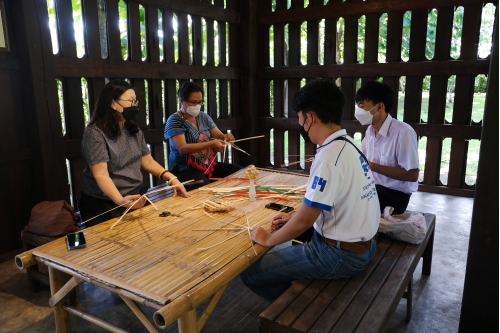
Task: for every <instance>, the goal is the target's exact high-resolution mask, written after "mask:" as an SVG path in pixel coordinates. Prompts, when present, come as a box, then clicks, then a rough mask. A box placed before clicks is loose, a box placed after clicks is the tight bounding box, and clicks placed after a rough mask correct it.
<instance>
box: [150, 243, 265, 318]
mask: <svg viewBox="0 0 500 333" xmlns="http://www.w3.org/2000/svg"><path fill="white" fill-rule="evenodd" d="M262 254H263V253H262ZM253 259H254V260H252V259H251V258H250V257H249V256H248V255H247V254H246V253H245V254H243V255H240V256H239V257H238V258H237V259H235V262H234V263H233V264H232V265H228V267H227V268H226V269H225V270H223V271H221V273H220V274H219V275H218V276H217V278H213V279H210V282H208V283H207V284H205V285H204V288H195V289H193V290H191V291H190V293H189V295H184V296H183V297H179V298H177V299H175V300H174V301H172V302H171V303H169V304H167V305H165V306H164V307H163V308H161V309H159V310H157V311H156V312H155V314H154V317H153V319H154V322H155V324H156V325H157V326H159V327H161V328H164V327H165V326H161V324H162V323H165V324H167V325H168V324H171V323H173V322H174V321H175V320H176V319H178V318H179V317H180V316H181V315H182V314H183V313H187V312H188V311H191V310H194V309H196V307H197V306H198V305H200V304H201V303H202V302H203V301H204V300H205V299H206V298H207V297H209V296H210V295H213V294H215V292H217V291H218V290H219V289H221V288H222V287H224V286H225V285H227V284H228V283H229V281H231V280H232V279H234V278H235V277H236V276H237V275H238V274H239V273H240V272H241V268H242V267H243V268H246V267H249V266H250V265H251V264H252V263H253V262H255V260H257V259H258V257H255V258H253Z"/></svg>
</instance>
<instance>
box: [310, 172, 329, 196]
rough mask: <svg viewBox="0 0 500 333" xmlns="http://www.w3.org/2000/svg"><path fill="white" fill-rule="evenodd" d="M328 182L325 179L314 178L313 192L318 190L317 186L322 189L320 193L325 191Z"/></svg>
mask: <svg viewBox="0 0 500 333" xmlns="http://www.w3.org/2000/svg"><path fill="white" fill-rule="evenodd" d="M326 182H327V180H326V179H323V178H319V177H318V176H314V180H313V183H312V185H311V188H312V189H313V190H315V189H316V186H318V185H319V186H320V189H319V191H320V192H323V190H324V189H325V185H326Z"/></svg>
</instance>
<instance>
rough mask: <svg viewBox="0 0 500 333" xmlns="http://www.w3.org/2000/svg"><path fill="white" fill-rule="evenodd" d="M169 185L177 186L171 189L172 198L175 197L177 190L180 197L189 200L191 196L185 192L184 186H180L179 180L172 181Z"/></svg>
mask: <svg viewBox="0 0 500 333" xmlns="http://www.w3.org/2000/svg"><path fill="white" fill-rule="evenodd" d="M170 185H171V186H174V185H177V186H175V187H172V189H173V190H174V197H175V196H176V195H177V190H179V191H181V193H182V195H183V196H184V197H186V198H189V197H190V196H191V195H190V194H189V193H188V191H186V188H185V187H184V185H182V183H181V182H180V181H179V179H174V180H173V181H172V183H171V184H170Z"/></svg>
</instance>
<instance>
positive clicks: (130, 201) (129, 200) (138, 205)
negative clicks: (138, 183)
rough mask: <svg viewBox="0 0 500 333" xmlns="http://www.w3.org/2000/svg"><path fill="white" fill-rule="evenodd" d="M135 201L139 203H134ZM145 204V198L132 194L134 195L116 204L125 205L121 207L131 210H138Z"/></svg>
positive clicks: (125, 197) (127, 196)
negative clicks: (130, 208)
mask: <svg viewBox="0 0 500 333" xmlns="http://www.w3.org/2000/svg"><path fill="white" fill-rule="evenodd" d="M139 198H140V199H139ZM137 199H139V201H137V202H135V201H136V200H137ZM134 202H135V203H134ZM145 203H146V198H145V197H141V195H140V194H134V195H126V196H124V197H123V200H122V202H120V203H118V202H117V203H116V204H118V205H123V204H125V205H123V207H126V208H129V207H132V209H138V208H142V207H144V204H145Z"/></svg>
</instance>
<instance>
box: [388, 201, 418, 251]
mask: <svg viewBox="0 0 500 333" xmlns="http://www.w3.org/2000/svg"><path fill="white" fill-rule="evenodd" d="M393 210H394V208H392V207H385V209H384V213H383V214H382V217H381V218H380V225H379V227H378V231H379V232H381V233H384V234H386V235H387V236H389V237H391V238H394V239H397V240H400V241H403V242H408V243H412V244H420V243H422V241H423V240H424V238H425V234H426V233H427V223H426V221H425V217H424V216H423V215H422V214H421V213H418V212H406V213H403V214H401V215H394V216H392V215H391V212H392V211H393Z"/></svg>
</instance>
